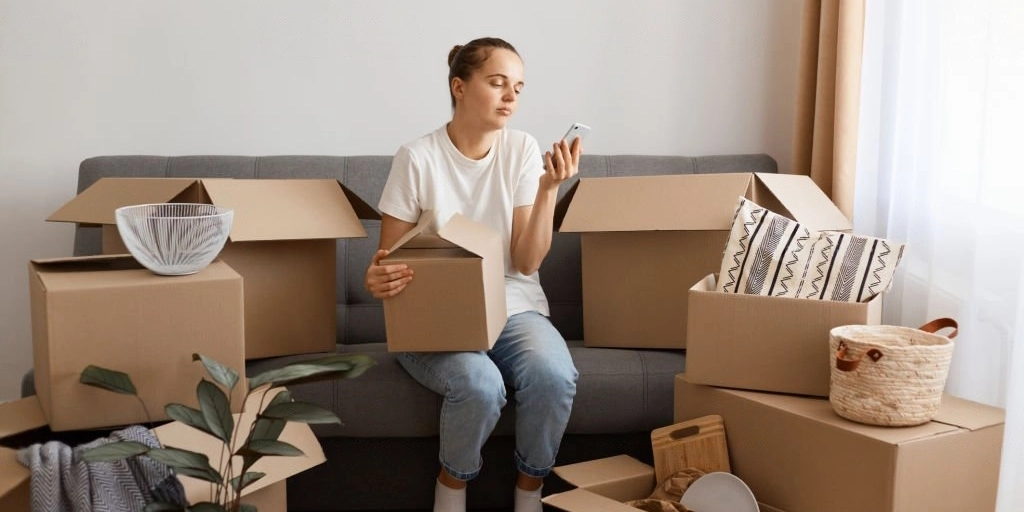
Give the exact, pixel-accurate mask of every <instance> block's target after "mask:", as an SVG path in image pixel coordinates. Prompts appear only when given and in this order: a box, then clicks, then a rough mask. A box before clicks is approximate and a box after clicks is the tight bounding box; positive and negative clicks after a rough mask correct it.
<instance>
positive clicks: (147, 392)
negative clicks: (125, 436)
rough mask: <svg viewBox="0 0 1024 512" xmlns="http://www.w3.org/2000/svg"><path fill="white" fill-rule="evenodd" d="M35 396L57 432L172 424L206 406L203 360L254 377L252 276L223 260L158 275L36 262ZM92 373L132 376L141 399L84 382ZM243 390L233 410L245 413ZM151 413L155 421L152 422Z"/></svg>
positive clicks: (92, 264) (128, 266) (131, 263)
mask: <svg viewBox="0 0 1024 512" xmlns="http://www.w3.org/2000/svg"><path fill="white" fill-rule="evenodd" d="M28 274H29V297H30V302H31V306H32V308H31V311H32V348H33V350H32V352H33V369H34V377H35V391H36V395H37V396H38V397H39V404H40V406H41V407H42V410H43V411H44V412H45V415H46V418H47V419H48V422H49V427H50V428H51V429H52V430H54V431H65V430H79V429H85V428H104V427H111V426H118V425H130V424H135V423H143V422H145V421H147V418H148V419H149V420H151V421H160V420H165V419H168V418H167V415H166V413H165V412H164V409H163V406H164V404H167V403H171V402H176V403H183V404H185V405H188V406H191V407H197V406H198V403H197V402H196V397H195V388H194V386H181V385H180V383H181V382H182V381H184V382H198V381H199V379H200V378H202V376H203V375H204V370H203V366H202V365H201V364H199V363H196V362H193V361H192V354H193V353H200V354H203V355H204V356H208V357H211V358H213V359H215V360H217V361H218V362H220V363H222V364H224V365H225V366H227V367H229V368H231V369H233V370H234V371H235V372H237V373H238V374H239V375H241V376H243V377H244V375H245V346H244V335H245V331H244V318H243V317H244V306H243V296H242V293H243V292H242V288H243V283H242V277H241V276H239V275H238V273H237V272H235V271H234V269H232V268H231V267H230V266H228V265H227V264H226V263H224V262H223V261H219V260H218V261H214V262H212V263H211V264H210V265H209V266H208V267H207V268H205V269H204V270H203V271H202V272H198V273H196V274H192V275H187V276H174V277H166V276H158V275H156V274H154V273H152V272H150V271H149V270H147V269H145V268H143V267H142V266H141V265H139V264H138V262H136V261H135V259H134V258H132V257H130V256H125V255H121V256H92V257H77V258H57V259H49V260H33V261H31V262H29V265H28ZM88 365H96V366H100V367H104V368H109V369H111V370H116V371H121V372H124V373H127V374H128V376H129V377H131V379H132V382H133V383H134V384H135V387H136V389H137V391H138V397H139V399H141V400H142V402H143V403H144V404H145V406H146V409H143V407H142V405H141V404H139V402H138V401H137V400H136V399H135V397H132V396H127V395H121V394H116V393H112V392H110V391H106V390H102V389H96V388H94V387H90V386H86V385H84V384H82V383H80V382H79V376H80V375H81V373H82V370H84V369H85V368H86V367H87V366H88ZM243 397H244V395H243V393H242V392H241V390H236V392H235V393H234V396H233V402H232V403H234V404H236V411H237V410H240V409H238V408H240V407H241V404H242V398H243ZM147 409H148V415H147Z"/></svg>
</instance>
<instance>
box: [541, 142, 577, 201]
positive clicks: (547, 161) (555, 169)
mask: <svg viewBox="0 0 1024 512" xmlns="http://www.w3.org/2000/svg"><path fill="white" fill-rule="evenodd" d="M582 151H583V142H582V141H581V140H580V139H579V137H577V138H576V139H574V140H573V141H572V147H570V146H569V143H568V142H566V141H565V139H562V140H561V141H559V142H556V143H555V144H552V145H551V151H547V152H545V153H544V171H545V172H544V175H543V176H541V177H540V186H541V188H542V189H547V190H550V189H557V188H558V185H560V184H561V183H562V182H563V181H565V180H568V179H570V178H572V177H573V176H575V175H576V173H578V172H579V164H580V153H581V152H582Z"/></svg>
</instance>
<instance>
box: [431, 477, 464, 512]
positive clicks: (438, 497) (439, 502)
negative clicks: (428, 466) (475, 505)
mask: <svg viewBox="0 0 1024 512" xmlns="http://www.w3.org/2000/svg"><path fill="white" fill-rule="evenodd" d="M434 512H466V488H465V487H463V488H462V489H452V488H451V487H448V486H447V485H444V484H442V483H441V482H437V486H436V487H434Z"/></svg>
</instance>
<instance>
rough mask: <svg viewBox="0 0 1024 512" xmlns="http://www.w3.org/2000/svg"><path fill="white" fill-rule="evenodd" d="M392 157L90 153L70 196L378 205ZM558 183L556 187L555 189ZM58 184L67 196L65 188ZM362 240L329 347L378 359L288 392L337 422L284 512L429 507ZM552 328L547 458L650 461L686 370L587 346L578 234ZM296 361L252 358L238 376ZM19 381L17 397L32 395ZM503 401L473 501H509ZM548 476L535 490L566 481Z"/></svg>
mask: <svg viewBox="0 0 1024 512" xmlns="http://www.w3.org/2000/svg"><path fill="white" fill-rule="evenodd" d="M390 162H391V157H390V156H349V157H343V156H267V157H247V156H177V157H163V156H102V157H96V158H89V159H87V160H85V161H83V162H82V163H81V166H80V170H79V175H78V191H79V192H80V191H82V190H84V189H85V188H86V187H88V186H89V185H91V184H92V183H93V182H94V181H96V180H97V179H99V178H102V177H108V176H143V177H165V176H175V177H232V178H286V177H287V178H325V177H326V178H337V179H339V180H341V181H342V182H343V183H344V184H345V185H346V186H348V187H349V188H350V189H352V190H353V191H354V192H355V193H357V194H358V195H359V196H360V197H362V198H363V199H364V200H366V201H367V202H368V203H369V204H371V205H376V204H377V201H378V199H379V198H380V193H381V189H382V188H383V185H384V182H385V180H386V178H387V174H388V170H389V168H390ZM721 172H777V169H776V163H775V161H774V160H773V159H772V158H771V157H770V156H767V155H763V154H756V155H724V156H702V157H683V156H645V155H641V156H601V155H584V156H583V157H582V162H581V165H580V175H581V177H597V176H625V175H654V174H693V173H721ZM568 186H569V184H565V185H564V186H563V190H562V192H564V191H565V189H567V188H568ZM70 192H71V191H70V190H69V194H70ZM365 227H366V230H367V232H368V233H369V237H368V238H365V239H351V240H340V241H338V259H337V319H338V329H337V337H338V346H337V347H338V348H337V349H338V351H339V352H358V353H366V354H370V355H372V356H373V357H374V358H376V359H377V361H378V363H379V364H378V365H377V366H375V367H374V368H373V369H371V370H370V371H369V372H367V373H366V374H364V375H363V376H361V377H359V378H356V379H351V380H340V381H334V382H323V383H315V384H307V385H302V386H298V387H296V388H294V389H293V394H294V395H295V396H296V398H298V399H304V400H310V401H314V402H318V403H320V404H322V405H324V406H327V407H330V408H331V409H333V410H334V411H335V412H336V413H337V415H338V416H339V417H340V418H341V420H342V422H343V423H344V424H343V425H342V426H329V427H320V426H318V428H317V429H316V432H317V435H318V436H319V437H320V440H321V444H322V445H323V448H324V451H325V452H326V454H327V462H326V463H325V464H322V465H320V466H318V467H316V468H313V469H311V470H309V471H306V472H304V473H302V474H300V475H297V476H295V477H293V478H291V479H290V480H289V483H288V503H289V509H290V510H324V511H326V510H399V509H429V507H430V506H431V504H432V495H433V485H434V484H433V479H434V477H435V476H436V473H437V470H438V462H437V450H438V440H437V432H438V414H439V411H440V406H441V401H440V397H439V396H437V395H435V394H434V393H432V392H430V391H428V390H427V389H425V388H423V387H421V386H420V385H419V384H417V383H416V382H415V381H414V380H413V379H412V378H411V377H409V376H408V375H407V374H406V373H405V371H404V370H403V369H402V368H401V367H400V366H399V365H398V363H397V362H396V361H395V358H394V356H393V355H392V354H389V353H388V352H387V351H386V348H385V345H384V339H385V335H384V321H383V309H382V307H381V304H380V302H379V301H377V300H375V299H373V297H371V296H370V295H369V294H368V293H367V292H366V291H365V290H364V288H363V274H364V271H365V269H366V266H367V264H368V262H369V260H370V256H371V254H372V253H373V251H374V250H375V249H376V247H377V242H378V233H379V221H367V222H365ZM99 248H100V237H99V233H98V230H97V229H96V228H88V227H80V228H78V229H77V231H76V236H75V246H74V253H75V254H76V255H86V254H95V253H98V252H99ZM540 272H541V281H542V284H543V286H544V289H545V291H546V293H547V296H548V299H549V301H550V303H551V316H552V321H553V322H554V324H555V326H556V327H557V328H558V329H559V330H560V331H561V333H562V334H563V336H564V337H565V338H566V339H567V340H569V345H570V347H571V348H570V350H571V353H572V357H573V359H574V361H575V364H576V366H577V369H578V370H579V373H580V377H579V381H578V386H577V395H576V400H575V403H574V406H573V412H572V416H571V418H570V421H569V425H568V430H567V432H566V435H565V439H564V442H563V445H562V448H561V451H560V452H559V455H558V464H566V463H572V462H578V461H582V460H588V459H592V458H596V457H602V456H610V455H616V454H619V453H628V454H631V455H633V456H634V457H637V458H639V459H641V460H644V461H647V462H648V463H650V462H651V458H652V456H651V449H650V431H651V430H652V429H654V428H656V427H659V426H663V425H667V424H670V423H671V422H672V394H673V392H672V390H673V376H674V375H675V374H677V373H680V372H682V371H683V370H684V364H685V356H684V353H683V352H682V351H665V350H634V349H601V348H586V347H583V345H582V343H581V342H580V341H579V340H581V339H583V334H584V333H583V332H582V330H583V327H582V314H581V285H580V282H581V281H580V254H579V236H578V235H573V234H563V233H557V234H556V235H555V237H554V241H553V244H552V249H551V252H550V254H549V255H548V257H547V259H546V260H545V262H544V264H543V266H542V267H541V270H540ZM303 357H307V356H289V357H284V358H271V359H266V360H256V361H250V362H249V364H248V366H249V371H250V373H253V372H259V371H262V370H265V369H268V368H272V367H274V366H278V365H281V364H283V363H284V362H286V361H291V360H295V359H301V358H303ZM31 392H32V391H31V379H30V378H26V386H25V389H24V390H23V394H28V393H31ZM513 415H514V406H512V405H511V401H510V405H509V406H507V407H506V408H505V410H504V413H503V415H502V418H501V420H500V422H499V424H498V426H497V428H496V431H495V432H494V434H493V435H492V437H491V439H490V440H489V441H488V443H487V445H486V446H485V448H484V464H485V465H484V470H483V471H482V473H481V475H480V477H479V478H478V479H477V480H476V481H474V482H473V484H472V485H471V486H470V488H469V495H468V502H469V506H470V507H471V508H475V509H495V510H499V509H510V507H511V500H512V488H513V483H514V478H515V473H514V466H513V459H512V450H513V446H514V445H513V440H514V437H513V425H514V421H513V418H512V416H513ZM564 488H565V484H564V483H562V482H559V481H558V479H557V478H556V477H554V476H552V477H550V478H549V479H548V481H547V483H546V485H545V494H548V493H550V492H555V491H557V490H560V489H564Z"/></svg>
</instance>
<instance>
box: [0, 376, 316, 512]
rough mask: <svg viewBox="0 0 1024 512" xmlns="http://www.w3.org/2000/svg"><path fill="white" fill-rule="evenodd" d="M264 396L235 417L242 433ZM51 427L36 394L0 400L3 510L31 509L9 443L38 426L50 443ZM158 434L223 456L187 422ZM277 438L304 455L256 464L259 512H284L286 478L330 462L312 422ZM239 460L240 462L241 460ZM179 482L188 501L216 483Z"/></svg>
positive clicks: (248, 495) (27, 482)
mask: <svg viewBox="0 0 1024 512" xmlns="http://www.w3.org/2000/svg"><path fill="white" fill-rule="evenodd" d="M276 392H279V390H278V389H274V390H271V392H270V394H269V395H268V400H266V402H267V403H269V401H270V400H269V397H270V396H271V395H273V394H276ZM261 394H262V393H253V394H252V395H251V396H250V397H249V400H248V401H247V402H246V406H245V411H246V412H245V413H243V414H235V415H234V416H235V421H236V422H238V423H239V425H240V428H239V429H237V431H238V433H239V434H238V435H239V436H244V435H247V434H248V425H250V424H251V423H252V422H253V421H255V411H256V409H257V407H258V406H259V403H260V402H259V400H260V396H261ZM46 426H47V423H46V418H45V416H44V415H43V411H42V408H41V407H40V404H39V401H38V400H37V399H36V397H28V398H23V399H21V400H15V401H13V402H7V403H3V404H0V510H3V511H5V512H7V511H11V512H22V511H26V512H27V511H28V510H30V498H31V477H32V472H31V471H30V470H29V468H27V467H25V466H23V465H22V464H21V463H20V462H18V460H17V449H18V448H20V447H22V446H7V445H8V444H10V438H11V437H12V436H15V435H16V434H24V433H28V432H30V431H33V430H36V429H39V430H38V431H37V433H39V435H40V436H41V437H44V438H43V439H36V440H34V441H33V442H45V441H47V439H45V436H46V431H45V429H44V427H46ZM153 433H154V434H155V435H156V437H157V439H159V440H160V443H161V444H163V445H164V446H173V447H176V448H182V449H186V450H191V451H195V452H199V453H203V454H205V455H207V457H209V458H210V460H211V461H212V463H215V461H217V460H219V458H220V452H221V446H222V444H221V442H220V440H218V439H215V438H213V437H212V436H209V435H207V434H205V433H203V432H200V431H198V430H195V429H193V428H191V427H189V426H187V425H185V424H183V423H179V422H177V421H174V422H170V423H166V424H164V425H161V426H159V427H156V428H154V429H153ZM97 437H99V436H97ZM278 439H279V440H280V441H284V442H286V443H289V444H291V445H293V446H295V447H296V448H298V449H299V450H301V451H302V453H303V455H301V456H297V457H264V458H262V459H260V461H259V462H257V463H256V464H255V465H254V466H253V467H252V469H251V471H259V472H263V473H266V476H264V477H263V478H261V479H260V480H258V481H256V482H255V483H254V484H252V485H250V486H249V487H247V488H245V489H244V490H243V491H242V503H249V504H253V505H256V506H257V507H258V508H259V510H260V512H285V510H286V506H287V504H286V488H285V479H287V478H288V477H290V476H292V475H295V474H298V473H301V472H302V471H305V470H307V469H309V468H311V467H313V466H316V465H319V464H321V463H323V462H324V461H326V457H325V456H324V452H323V448H321V446H320V443H319V441H318V440H317V438H316V436H315V435H314V434H313V431H312V429H310V428H309V425H306V424H304V423H295V422H289V423H288V424H287V426H286V427H285V429H284V430H283V431H282V432H281V435H280V437H279V438H278ZM236 460H237V461H238V463H239V464H240V458H236ZM236 467H241V466H240V465H239V466H236ZM179 480H181V482H182V485H183V486H184V487H185V495H186V497H187V498H188V500H189V503H198V502H200V501H207V500H209V496H210V489H211V484H209V483H207V482H203V481H200V480H196V479H194V478H191V477H186V476H179Z"/></svg>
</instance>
